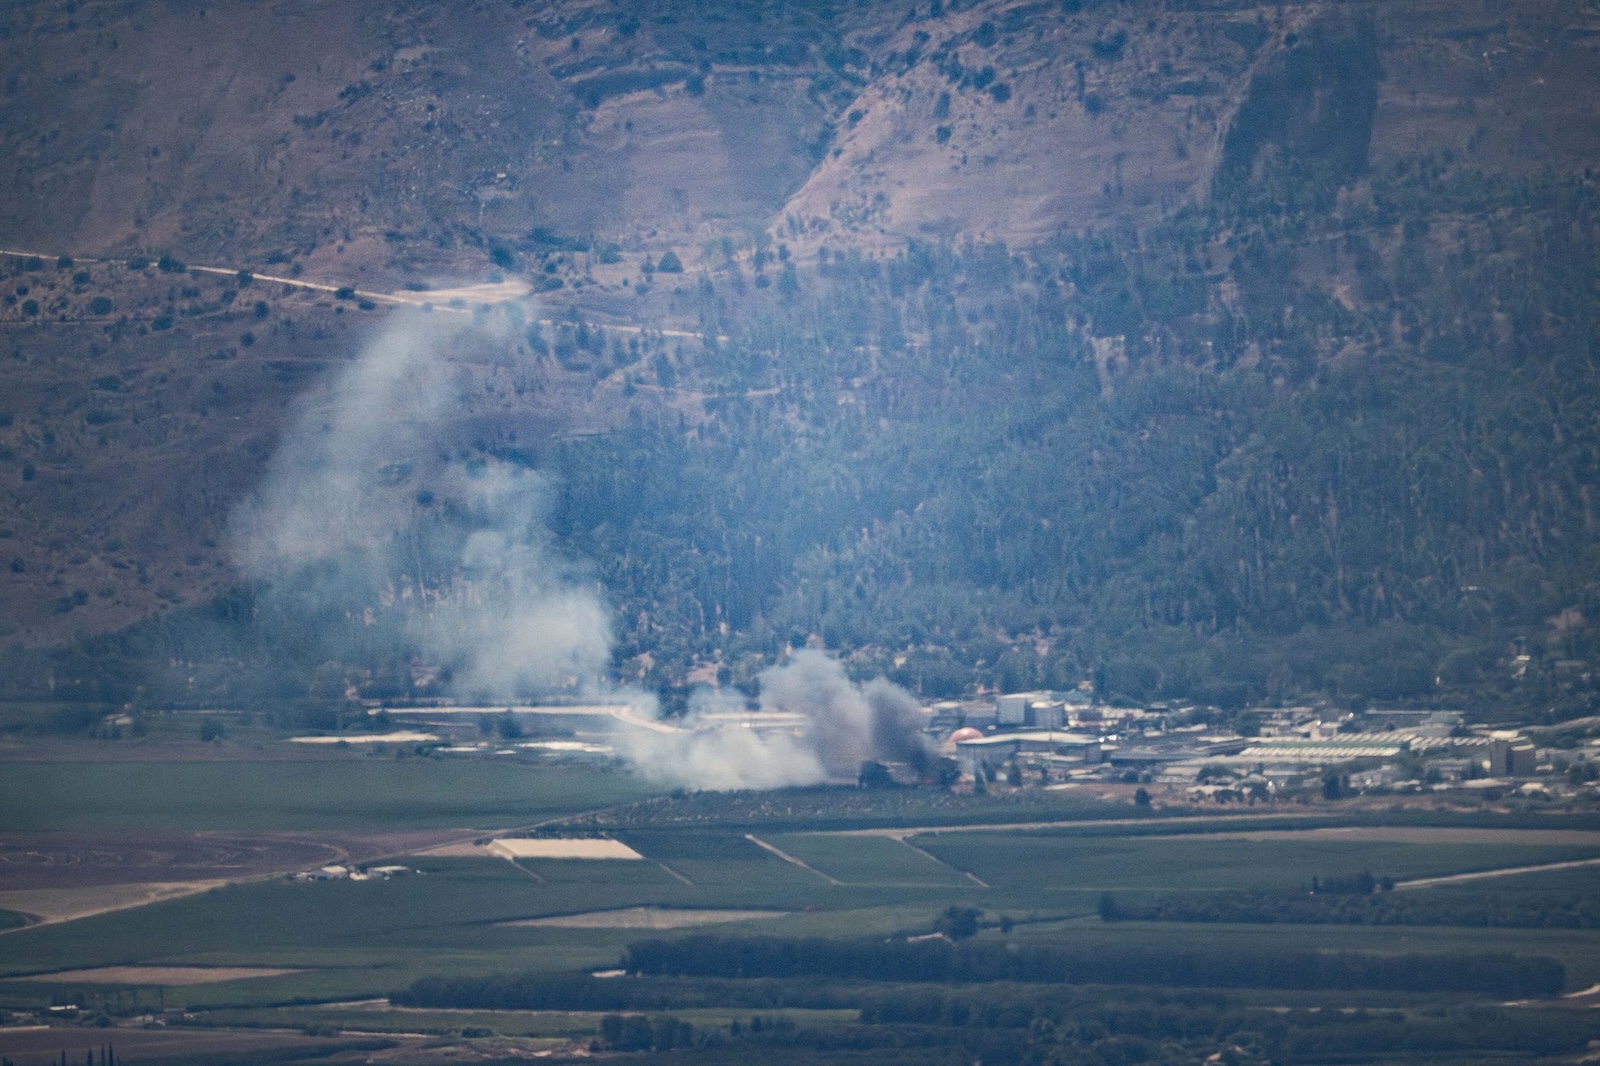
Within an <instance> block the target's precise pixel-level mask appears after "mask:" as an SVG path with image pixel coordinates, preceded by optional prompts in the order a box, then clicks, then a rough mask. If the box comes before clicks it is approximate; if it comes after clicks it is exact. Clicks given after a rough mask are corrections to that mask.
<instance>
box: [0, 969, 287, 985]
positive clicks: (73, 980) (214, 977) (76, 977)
mask: <svg viewBox="0 0 1600 1066" xmlns="http://www.w3.org/2000/svg"><path fill="white" fill-rule="evenodd" d="M301 972H302V971H300V970H280V969H274V968H271V967H266V966H97V967H94V968H93V969H89V970H62V971H60V972H59V973H43V974H37V975H34V976H31V977H25V978H15V977H14V978H11V980H26V981H44V982H48V983H50V984H91V985H142V986H146V987H148V986H150V985H169V986H177V985H208V984H211V983H213V982H216V981H243V980H247V979H248V978H251V977H282V976H283V975H284V974H286V973H301Z"/></svg>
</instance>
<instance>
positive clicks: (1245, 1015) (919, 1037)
mask: <svg viewBox="0 0 1600 1066" xmlns="http://www.w3.org/2000/svg"><path fill="white" fill-rule="evenodd" d="M598 986H606V987H605V988H604V989H603V990H601V989H600V988H599V987H598ZM393 998H394V1001H395V1002H396V1003H399V1004H403V1005H408V1006H415V1007H432V1008H440V1007H445V1008H462V1009H522V1010H577V1009H583V1010H604V1011H608V1012H610V1013H608V1015H607V1017H606V1018H605V1019H603V1021H602V1028H601V1039H602V1041H603V1043H604V1045H605V1046H606V1047H608V1048H610V1049H612V1050H628V1051H634V1052H639V1053H644V1052H647V1051H652V1050H654V1051H667V1050H674V1049H675V1050H680V1051H682V1050H685V1049H690V1048H692V1049H693V1050H694V1052H695V1054H696V1056H697V1061H713V1062H715V1061H724V1059H722V1058H720V1057H719V1056H722V1055H728V1056H732V1057H731V1058H729V1059H727V1060H726V1061H748V1056H750V1055H753V1054H759V1055H760V1056H761V1057H762V1059H763V1061H775V1062H814V1061H828V1062H851V1061H864V1059H861V1060H858V1058H857V1056H866V1055H873V1056H874V1058H873V1061H886V1062H895V1061H902V1056H905V1058H904V1059H903V1061H915V1062H930V1061H931V1062H939V1061H945V1060H944V1059H942V1058H940V1057H939V1056H941V1055H945V1054H951V1056H952V1057H951V1059H950V1061H967V1062H970V1061H973V1060H974V1059H975V1058H981V1059H982V1061H984V1062H993V1063H1050V1062H1059V1063H1069V1062H1070V1063H1103V1062H1105V1063H1118V1062H1128V1061H1149V1062H1195V1061H1200V1060H1203V1059H1206V1058H1207V1057H1208V1056H1210V1055H1214V1054H1217V1053H1219V1052H1220V1053H1223V1054H1225V1055H1228V1056H1229V1057H1230V1058H1231V1060H1232V1061H1235V1062H1252V1061H1256V1062H1265V1061H1272V1062H1284V1063H1292V1062H1317V1061H1328V1060H1329V1059H1330V1058H1332V1059H1335V1060H1338V1061H1349V1060H1358V1059H1365V1058H1367V1057H1369V1056H1375V1055H1383V1054H1391V1055H1392V1054H1408V1055H1412V1056H1416V1055H1423V1054H1431V1055H1451V1054H1457V1055H1459V1054H1463V1053H1467V1052H1474V1053H1480V1054H1481V1053H1491V1054H1492V1053H1516V1054H1524V1055H1527V1054H1534V1055H1555V1054H1564V1053H1572V1052H1575V1051H1578V1050H1581V1049H1582V1048H1583V1047H1584V1046H1585V1045H1586V1042H1587V1041H1588V1040H1590V1039H1593V1038H1594V1037H1595V1036H1596V1034H1597V1033H1600V1028H1597V1026H1600V1023H1597V1022H1596V1021H1595V1020H1594V1019H1592V1018H1589V1017H1588V1016H1587V1015H1586V1014H1585V1013H1584V1012H1581V1011H1561V1010H1536V1009H1529V1008H1525V1007H1518V1008H1502V1007H1487V1006H1448V1007H1447V1006H1437V1005H1424V1006H1423V1007H1422V1008H1421V1009H1412V1010H1407V1011H1399V1010H1366V1009H1356V1010H1353V1011H1346V1010H1325V1009H1324V1010H1317V1009H1308V1008H1303V1007H1302V1008H1296V1009H1293V1010H1288V1011H1281V1010H1265V1009H1262V1008H1259V1007H1252V1006H1251V1005H1250V1004H1249V1003H1247V1002H1244V1001H1242V1000H1241V999H1240V998H1238V997H1237V996H1235V995H1232V994H1229V993H1226V992H1220V991H1213V990H1181V989H1151V988H1128V987H1120V988H1119V987H1104V986H1062V985H1040V984H1028V983H1013V982H991V983H984V984H963V985H940V984H929V983H922V984H895V983H882V982H880V983H868V984H862V983H854V982H849V981H838V980H834V979H819V978H805V979H772V978H745V979H706V978H659V977H634V978H629V979H625V980H618V979H606V980H600V979H595V978H591V977H586V976H568V977H550V976H548V975H528V976H524V977H499V978H486V979H471V978H456V979H427V980H425V981H420V982H418V983H417V984H415V985H413V986H412V987H411V988H410V989H409V990H407V991H406V992H404V993H400V994H397V995H396V996H395V997H393ZM707 1006H716V1007H718V1008H719V1009H724V1010H734V1011H746V1010H753V1011H759V1012H768V1013H766V1014H764V1015H763V1014H756V1015H755V1016H754V1017H747V1018H746V1019H745V1020H744V1021H742V1022H741V1021H735V1022H734V1023H733V1024H732V1025H730V1026H709V1025H704V1024H701V1025H696V1026H693V1027H692V1028H691V1027H689V1026H687V1025H685V1024H683V1022H682V1021H681V1020H680V1019H677V1018H675V1017H674V1016H673V1015H672V1014H671V1013H670V1012H672V1011H683V1010H696V1009H699V1008H703V1007H707ZM841 1007H848V1008H855V1009H857V1010H858V1011H859V1015H858V1018H859V1022H858V1024H854V1025H838V1024H830V1025H828V1026H816V1025H807V1024H805V1023H804V1022H801V1023H799V1024H797V1023H796V1022H795V1021H794V1020H793V1018H791V1017H788V1016H785V1014H784V1013H783V1012H784V1011H785V1010H786V1009H790V1008H802V1009H838V1008H841ZM758 1049H759V1050H758ZM739 1056H744V1058H743V1059H742V1060H741V1059H740V1058H739Z"/></svg>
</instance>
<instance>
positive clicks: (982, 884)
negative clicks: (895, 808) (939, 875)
mask: <svg viewBox="0 0 1600 1066" xmlns="http://www.w3.org/2000/svg"><path fill="white" fill-rule="evenodd" d="M894 839H895V840H898V841H899V842H900V843H902V844H904V845H905V846H906V847H908V848H910V849H911V850H912V851H914V852H916V853H917V854H918V855H921V856H922V857H923V858H925V859H927V860H929V861H930V862H934V863H937V864H939V865H940V866H942V867H944V868H945V869H946V870H950V871H953V872H955V873H958V874H960V875H961V876H962V877H965V878H966V879H967V880H968V881H971V882H972V883H973V884H975V885H977V886H978V887H979V888H993V887H994V886H993V885H991V884H989V882H987V881H985V880H984V879H983V878H981V877H979V876H978V875H977V874H975V873H973V872H972V871H971V870H963V869H961V867H959V866H951V865H950V864H949V863H947V862H945V861H944V860H943V859H941V858H939V856H937V855H935V854H934V853H933V852H931V851H923V850H922V849H921V848H919V847H917V846H916V845H915V844H913V843H911V841H909V840H907V839H906V838H905V837H895V838H894Z"/></svg>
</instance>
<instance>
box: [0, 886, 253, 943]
mask: <svg viewBox="0 0 1600 1066" xmlns="http://www.w3.org/2000/svg"><path fill="white" fill-rule="evenodd" d="M227 883H228V882H227V881H220V880H214V881H162V882H154V883H145V884H129V885H91V886H87V887H81V888H24V889H12V890H9V891H0V909H4V910H8V911H16V912H17V913H18V914H25V915H27V916H28V918H29V919H30V920H31V923H30V924H32V925H39V924H49V923H51V922H70V921H72V920H73V919H75V918H88V917H90V916H92V915H96V914H106V913H108V912H110V911H120V910H127V909H128V908H130V907H143V906H145V905H146V904H149V903H159V902H161V901H162V900H166V899H177V898H178V897H180V896H192V895H195V894H196V893H199V892H209V891H210V890H211V889H213V888H217V887H218V886H220V885H225V884H227ZM19 928H28V927H27V926H21V927H19ZM12 931H14V930H12Z"/></svg>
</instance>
